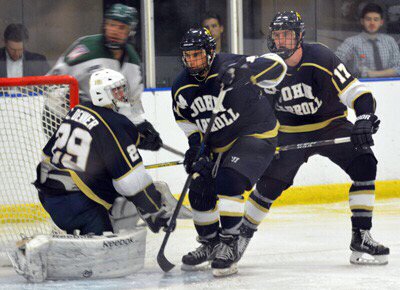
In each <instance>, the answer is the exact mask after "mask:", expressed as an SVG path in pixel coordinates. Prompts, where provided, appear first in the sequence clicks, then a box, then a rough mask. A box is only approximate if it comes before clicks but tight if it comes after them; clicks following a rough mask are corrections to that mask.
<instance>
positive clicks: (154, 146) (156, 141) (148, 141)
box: [136, 121, 163, 151]
mask: <svg viewBox="0 0 400 290" xmlns="http://www.w3.org/2000/svg"><path fill="white" fill-rule="evenodd" d="M136 128H137V130H138V131H139V133H140V135H142V137H141V139H140V144H139V146H138V148H139V149H144V150H151V151H157V150H159V149H160V148H161V146H162V144H163V142H162V140H161V138H160V134H159V133H158V132H157V131H156V129H154V127H153V125H151V124H150V123H149V122H147V121H144V122H143V123H140V124H139V125H137V126H136Z"/></svg>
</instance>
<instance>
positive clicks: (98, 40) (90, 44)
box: [64, 34, 110, 65]
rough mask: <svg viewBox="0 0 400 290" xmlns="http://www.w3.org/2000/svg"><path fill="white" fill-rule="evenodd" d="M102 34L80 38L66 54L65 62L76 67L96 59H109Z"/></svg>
mask: <svg viewBox="0 0 400 290" xmlns="http://www.w3.org/2000/svg"><path fill="white" fill-rule="evenodd" d="M109 57H110V55H109V52H107V51H106V49H105V47H104V44H103V36H102V35H101V34H96V35H89V36H84V37H81V38H79V39H78V40H77V41H75V42H74V43H73V44H72V46H71V47H70V48H69V49H68V50H67V52H66V53H65V59H64V61H65V62H66V63H67V64H68V65H76V64H79V63H82V62H85V61H87V60H90V59H95V58H109Z"/></svg>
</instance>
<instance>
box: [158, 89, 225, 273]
mask: <svg viewBox="0 0 400 290" xmlns="http://www.w3.org/2000/svg"><path fill="white" fill-rule="evenodd" d="M231 89H232V88H227V89H226V90H224V87H223V86H221V91H220V93H219V95H218V98H217V102H216V104H215V107H214V109H213V111H212V115H211V119H210V122H209V123H208V126H207V130H206V132H205V133H204V138H203V142H202V143H201V146H200V149H199V151H198V152H197V154H196V158H195V159H194V160H197V159H199V157H200V155H201V154H202V153H203V151H204V148H205V145H206V144H207V141H208V138H209V136H210V132H211V128H212V126H213V125H214V121H215V118H216V117H217V114H218V113H219V112H220V110H221V108H222V102H223V100H224V98H225V95H226V92H227V91H230V90H231ZM192 178H193V173H191V174H189V176H188V177H187V178H186V182H185V185H184V186H183V189H182V193H181V196H180V197H179V200H178V204H177V205H176V208H175V210H174V213H173V214H172V217H171V218H170V220H169V224H168V228H167V229H166V230H165V236H164V239H163V241H162V244H161V247H160V250H159V251H158V255H157V263H158V265H159V266H160V268H161V269H162V270H163V271H164V272H169V271H170V270H171V269H172V268H173V267H175V265H174V264H172V263H171V262H170V261H168V259H167V258H166V257H165V253H164V251H165V246H166V245H167V242H168V239H169V236H170V235H171V233H172V231H173V230H174V229H175V226H176V218H177V216H178V213H179V210H180V209H181V207H182V203H183V200H184V198H185V196H186V193H187V190H188V188H189V186H190V183H191V182H192Z"/></svg>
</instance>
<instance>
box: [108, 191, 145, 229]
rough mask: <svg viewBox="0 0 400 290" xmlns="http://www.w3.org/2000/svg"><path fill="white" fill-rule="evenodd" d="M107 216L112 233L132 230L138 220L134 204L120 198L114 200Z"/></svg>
mask: <svg viewBox="0 0 400 290" xmlns="http://www.w3.org/2000/svg"><path fill="white" fill-rule="evenodd" d="M109 214H110V220H111V224H112V227H113V231H114V233H119V232H120V231H121V230H134V229H135V228H136V226H137V224H138V222H139V219H140V217H139V214H138V212H137V209H136V207H135V206H134V204H133V203H132V202H130V201H129V200H127V199H126V198H125V197H122V196H121V197H118V198H116V199H115V201H114V203H113V206H112V208H111V209H110V211H109Z"/></svg>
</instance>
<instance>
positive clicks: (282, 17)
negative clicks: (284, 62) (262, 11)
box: [267, 11, 305, 59]
mask: <svg viewBox="0 0 400 290" xmlns="http://www.w3.org/2000/svg"><path fill="white" fill-rule="evenodd" d="M278 30H289V31H293V32H294V34H295V45H294V47H293V48H287V47H279V48H278V47H277V46H276V43H275V40H274V37H273V32H274V31H278ZM304 34H305V29H304V22H303V21H302V20H301V18H300V15H299V14H298V13H297V12H293V11H291V12H283V13H278V14H277V15H276V16H275V17H274V19H273V20H272V22H271V24H270V26H269V32H268V37H267V45H268V48H269V50H270V51H271V52H273V53H276V54H277V55H279V56H280V57H282V58H283V59H287V58H289V57H291V56H292V55H293V54H294V53H295V52H296V50H297V49H298V48H299V47H300V45H301V44H302V43H303V39H304Z"/></svg>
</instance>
